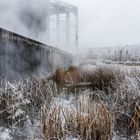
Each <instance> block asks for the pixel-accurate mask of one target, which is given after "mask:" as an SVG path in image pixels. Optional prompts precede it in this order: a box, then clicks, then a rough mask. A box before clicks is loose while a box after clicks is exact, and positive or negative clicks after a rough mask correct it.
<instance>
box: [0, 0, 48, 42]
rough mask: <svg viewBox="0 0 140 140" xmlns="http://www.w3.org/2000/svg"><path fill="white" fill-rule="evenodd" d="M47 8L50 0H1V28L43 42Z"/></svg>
mask: <svg viewBox="0 0 140 140" xmlns="http://www.w3.org/2000/svg"><path fill="white" fill-rule="evenodd" d="M47 8H48V0H41V1H39V3H38V1H37V0H30V1H28V0H20V1H19V0H11V1H9V0H5V1H2V0H0V18H1V22H0V27H2V28H5V29H8V30H10V31H14V32H16V33H18V34H22V35H24V36H27V37H30V38H33V39H37V40H39V41H43V40H42V36H44V35H46V32H47V30H46V29H47V27H46V26H47V25H46V20H47ZM44 38H45V37H44Z"/></svg>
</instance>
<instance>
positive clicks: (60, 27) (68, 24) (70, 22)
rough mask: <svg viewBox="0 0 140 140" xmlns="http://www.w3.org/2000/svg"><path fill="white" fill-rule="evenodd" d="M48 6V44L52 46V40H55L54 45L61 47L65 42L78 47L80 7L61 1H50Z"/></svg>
mask: <svg viewBox="0 0 140 140" xmlns="http://www.w3.org/2000/svg"><path fill="white" fill-rule="evenodd" d="M48 6H49V8H48V11H47V13H48V16H47V17H48V19H47V40H48V42H49V43H50V44H51V40H53V41H54V40H55V44H53V45H56V46H59V45H60V44H61V41H65V42H66V43H67V44H70V43H72V44H73V45H75V46H78V7H76V6H74V5H72V4H69V3H66V2H62V1H60V0H49V5H48ZM51 34H53V35H51ZM62 34H63V35H62ZM62 37H63V38H62Z"/></svg>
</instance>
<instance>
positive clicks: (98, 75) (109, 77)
mask: <svg viewBox="0 0 140 140" xmlns="http://www.w3.org/2000/svg"><path fill="white" fill-rule="evenodd" d="M122 78H123V75H122V73H121V71H120V69H115V68H113V67H99V68H97V69H96V70H95V71H94V72H93V73H91V74H90V75H89V79H88V80H89V81H90V82H91V83H92V87H93V90H95V89H99V90H104V91H106V92H107V91H108V90H109V89H111V90H115V86H116V84H117V83H118V80H121V79H122Z"/></svg>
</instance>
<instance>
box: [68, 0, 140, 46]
mask: <svg viewBox="0 0 140 140" xmlns="http://www.w3.org/2000/svg"><path fill="white" fill-rule="evenodd" d="M67 1H69V2H71V3H74V4H76V5H78V6H79V21H80V22H79V28H80V30H79V31H80V42H81V44H83V45H84V46H89V47H90V46H93V47H94V46H116V45H125V44H133V43H139V42H140V0H67Z"/></svg>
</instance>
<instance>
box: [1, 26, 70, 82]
mask: <svg viewBox="0 0 140 140" xmlns="http://www.w3.org/2000/svg"><path fill="white" fill-rule="evenodd" d="M71 63H72V55H70V54H69V53H66V52H63V51H61V50H58V49H56V48H53V47H51V46H47V45H45V44H42V43H40V42H37V41H35V40H32V39H29V38H26V37H23V36H21V35H18V34H16V33H13V32H9V31H6V30H4V29H0V77H1V78H5V77H7V79H8V80H19V79H21V78H26V77H28V76H31V75H36V76H39V75H47V74H48V73H52V72H53V71H54V69H55V68H57V67H66V66H68V65H70V64H71Z"/></svg>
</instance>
